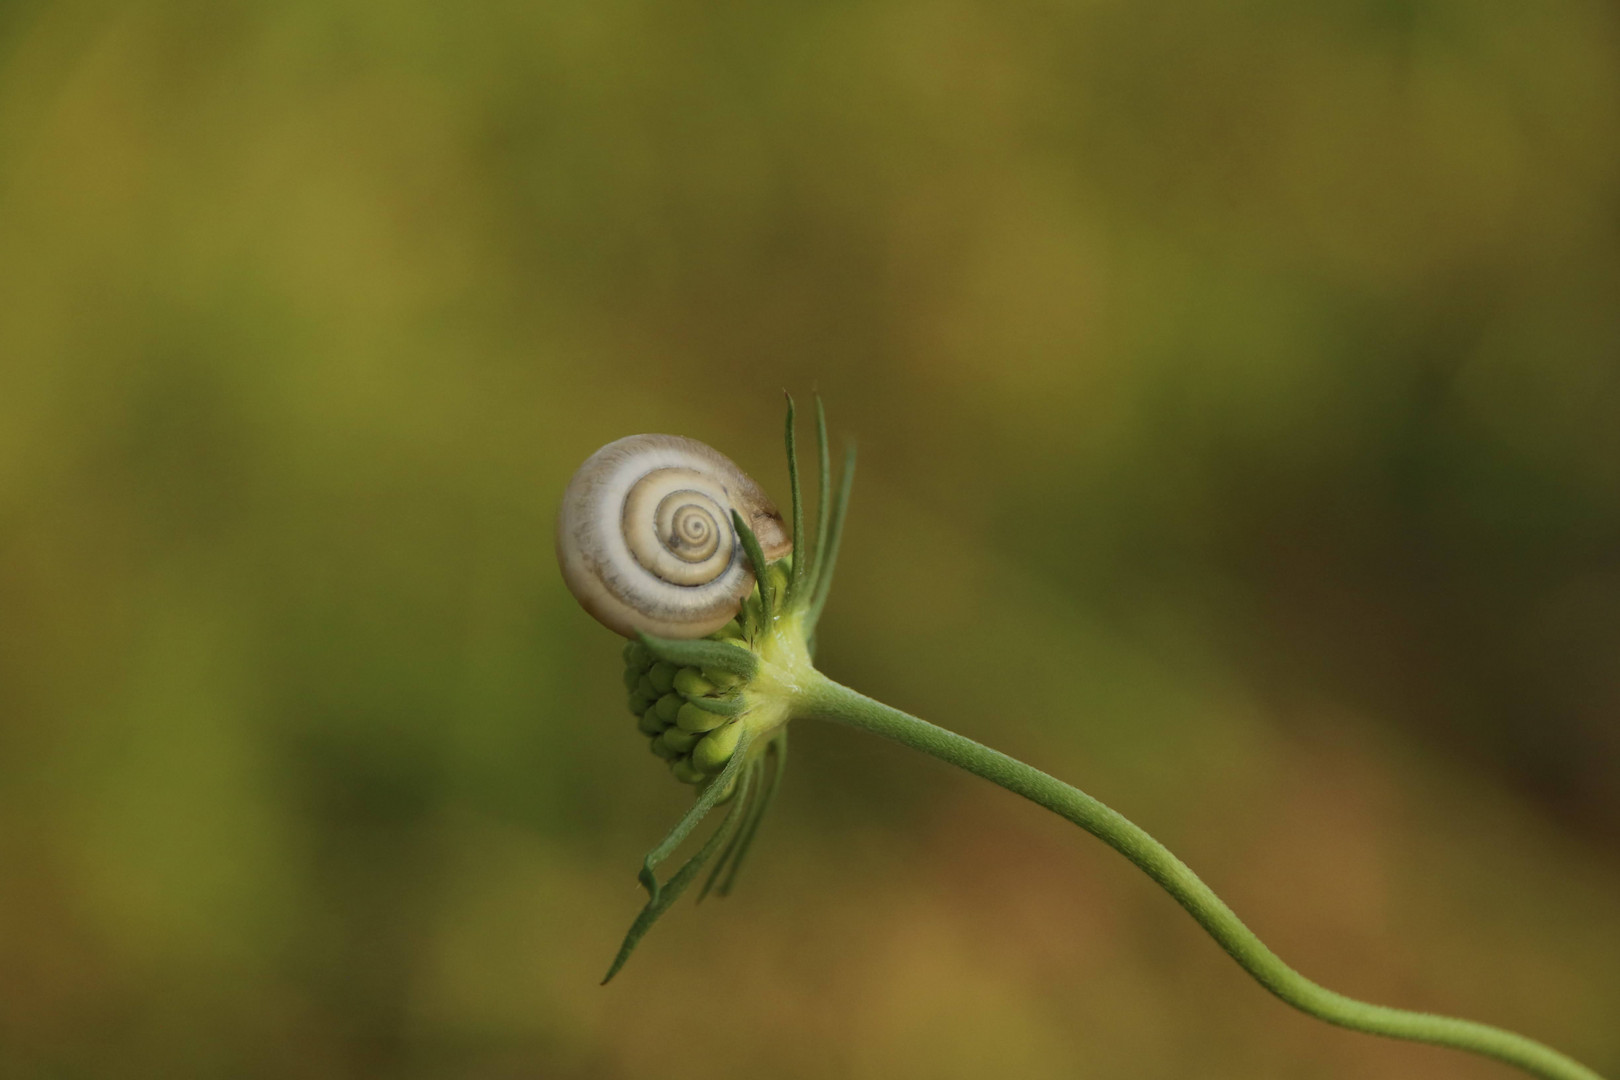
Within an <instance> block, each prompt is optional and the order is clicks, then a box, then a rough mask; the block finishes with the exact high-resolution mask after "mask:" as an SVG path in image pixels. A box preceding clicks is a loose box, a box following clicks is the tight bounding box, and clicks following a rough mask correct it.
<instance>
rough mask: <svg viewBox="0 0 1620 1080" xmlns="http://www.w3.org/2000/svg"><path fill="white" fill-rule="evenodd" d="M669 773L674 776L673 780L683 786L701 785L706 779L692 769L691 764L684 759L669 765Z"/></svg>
mask: <svg viewBox="0 0 1620 1080" xmlns="http://www.w3.org/2000/svg"><path fill="white" fill-rule="evenodd" d="M669 771H670V772H672V773H674V774H675V779H677V780H679V781H680V782H681V783H683V784H701V783H703V781H705V780H707V779H708V777H707V776H705V775H704V774H703V773H700V772H698V771H697V769H695V768H693V767H692V763H691V762H690V761H687V760H686V759H685V758H679V759H677V760H675V761H672V762H670V763H669Z"/></svg>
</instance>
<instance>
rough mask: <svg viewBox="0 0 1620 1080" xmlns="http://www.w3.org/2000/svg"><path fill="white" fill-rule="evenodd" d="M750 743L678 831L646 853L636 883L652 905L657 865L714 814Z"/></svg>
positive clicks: (656, 891)
mask: <svg viewBox="0 0 1620 1080" xmlns="http://www.w3.org/2000/svg"><path fill="white" fill-rule="evenodd" d="M662 740H663V736H662V735H660V736H659V737H658V738H657V739H654V740H653V743H654V745H655V747H656V745H657V744H658V743H660V742H661V741H662ZM748 742H749V739H748V737H747V736H745V737H744V739H743V742H742V746H741V748H740V749H741V751H742V752H741V753H738V754H736V755H735V756H733V757H732V759H731V761H730V762H729V763H728V764H727V765H726V768H725V771H724V772H722V773H721V774H720V775H719V776H718V777H717V778H716V779H715V780H714V782H713V783H711V784H709V785H708V786H707V787H705V788H704V789H703V790H702V791H701V792H699V793H698V797H697V802H695V803H693V804H692V808H691V809H690V810H688V811H687V812H686V813H685V814H684V815H682V817H681V820H679V821H677V822H676V823H675V827H674V828H673V829H671V830H669V833H668V835H666V836H665V837H664V838H663V839H662V840H660V841H659V842H658V846H657V847H655V848H653V849H652V850H651V851H649V852H647V855H646V857H645V858H643V859H642V860H641V872H640V873H639V874H638V875H637V880H638V881H640V882H641V885H642V888H644V889H646V890H647V895H648V896H649V897H650V898H651V900H650V901H649V903H657V901H658V894H659V891H660V886H659V884H658V876H657V874H656V873H654V871H655V870H656V869H657V868H658V864H659V863H661V862H663V861H664V860H665V859H667V858H669V856H670V854H671V853H672V852H673V851H674V850H675V849H676V848H678V847H680V846H681V841H682V840H685V839H686V838H687V836H688V835H690V834H691V832H692V830H693V829H695V828H697V825H698V822H700V821H702V820H703V818H704V816H705V815H707V814H708V812H709V811H710V810H713V809H714V807H715V804H716V803H718V802H719V801H720V796H721V793H722V790H723V789H724V788H725V787H726V785H728V784H730V783H732V782H733V778H735V776H736V775H737V770H738V767H739V766H740V765H741V763H742V759H743V758H744V757H746V756H747V753H746V751H747V749H748ZM660 756H662V755H660Z"/></svg>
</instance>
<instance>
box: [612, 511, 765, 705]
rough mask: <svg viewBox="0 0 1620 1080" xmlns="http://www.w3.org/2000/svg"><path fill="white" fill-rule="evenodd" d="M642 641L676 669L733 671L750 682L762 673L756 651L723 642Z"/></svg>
mask: <svg viewBox="0 0 1620 1080" xmlns="http://www.w3.org/2000/svg"><path fill="white" fill-rule="evenodd" d="M755 543H756V544H757V543H758V541H757V540H756V541H755ZM641 641H642V643H643V644H644V645H646V646H647V648H648V649H649V650H651V651H652V654H653V655H654V656H656V657H658V658H659V659H660V660H664V661H667V662H668V663H671V664H674V665H675V666H676V667H695V668H713V669H714V670H716V671H729V672H730V673H731V674H733V675H741V676H743V677H744V678H749V679H751V678H753V677H754V672H756V671H758V670H759V657H757V656H755V655H754V653H753V652H752V651H750V650H748V649H742V648H738V647H737V646H736V645H728V644H727V643H725V642H723V641H709V640H707V639H704V638H698V639H696V640H694V641H681V640H677V639H675V638H661V637H654V636H653V635H651V634H642V635H641Z"/></svg>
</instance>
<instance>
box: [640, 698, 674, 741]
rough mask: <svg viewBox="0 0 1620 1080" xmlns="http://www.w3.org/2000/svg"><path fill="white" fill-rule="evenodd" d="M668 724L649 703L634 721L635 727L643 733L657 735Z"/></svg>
mask: <svg viewBox="0 0 1620 1080" xmlns="http://www.w3.org/2000/svg"><path fill="white" fill-rule="evenodd" d="M668 726H669V725H668V724H667V723H665V722H664V721H663V719H662V718H660V717H659V715H658V710H657V709H655V708H653V707H652V706H651V705H649V706H647V708H646V709H645V710H643V711H642V714H641V719H640V720H639V721H637V723H636V727H637V728H639V729H640V730H641V733H642V734H643V735H658V734H660V733H661V732H663V730H664V729H665V728H666V727H668Z"/></svg>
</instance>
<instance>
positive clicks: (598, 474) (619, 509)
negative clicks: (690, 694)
mask: <svg viewBox="0 0 1620 1080" xmlns="http://www.w3.org/2000/svg"><path fill="white" fill-rule="evenodd" d="M732 510H736V511H737V512H738V513H740V514H741V515H742V518H743V520H744V521H746V522H747V523H748V524H749V527H750V528H752V529H753V530H754V533H755V535H756V536H758V537H759V543H760V547H761V549H762V550H763V552H764V555H765V558H766V560H767V561H768V562H769V561H774V560H776V559H779V558H781V557H782V556H784V555H786V554H787V553H788V552H789V551H791V550H792V548H793V542H792V539H791V538H790V537H789V535H788V531H787V527H786V526H785V525H784V524H783V521H782V515H781V513H780V512H779V511H778V510H777V509H776V505H775V504H774V503H772V502H771V500H770V497H769V496H767V495H766V494H765V492H764V490H763V489H762V488H761V487H760V486H759V485H758V484H757V483H755V482H754V480H753V479H752V478H750V477H749V475H748V474H747V473H745V472H743V471H742V470H741V469H739V468H738V467H737V466H736V465H735V464H734V463H733V462H732V461H731V459H730V458H728V457H726V456H725V455H724V454H722V453H720V452H719V451H718V450H715V449H713V448H712V447H709V446H705V445H704V444H703V443H700V442H698V441H697V440H695V439H687V438H683V437H681V436H679V435H629V436H626V437H625V438H622V439H618V440H615V441H614V442H610V443H608V444H607V445H606V446H604V447H602V449H600V450H598V451H597V452H596V453H594V454H592V455H591V456H590V457H589V458H587V459H586V461H585V464H583V465H581V466H580V467H579V471H578V472H576V473H574V477H573V479H572V480H570V481H569V482H568V489H567V491H566V492H564V494H563V503H562V512H561V513H560V515H559V516H558V518H557V562H558V565H559V566H560V567H561V568H562V575H563V580H564V581H565V582H566V583H567V585H568V588H569V591H571V592H572V593H573V594H574V597H575V598H576V599H577V600H579V602H580V604H581V605H582V606H583V607H584V608H585V610H586V611H588V612H590V613H591V615H592V616H594V617H595V618H596V619H597V620H598V621H600V622H601V623H602V624H603V625H605V626H607V627H608V628H609V629H610V630H613V631H614V632H615V633H618V634H623V635H624V636H625V637H635V636H636V634H637V633H638V632H643V633H647V634H654V635H657V636H659V637H666V638H699V637H703V636H705V635H707V634H711V633H713V632H714V631H716V630H718V629H720V628H721V627H722V626H724V625H725V624H726V623H727V622H729V621H730V620H731V618H732V616H734V615H736V614H737V612H738V610H739V609H740V608H741V607H742V602H743V600H744V598H746V597H747V596H748V594H749V592H750V591H752V589H753V587H754V574H753V571H752V570H751V569H750V567H749V564H748V558H747V556H746V554H745V553H744V552H743V547H742V543H741V542H740V541H739V539H738V537H737V531H736V529H735V528H734V527H733V525H732V520H731V512H732Z"/></svg>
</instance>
